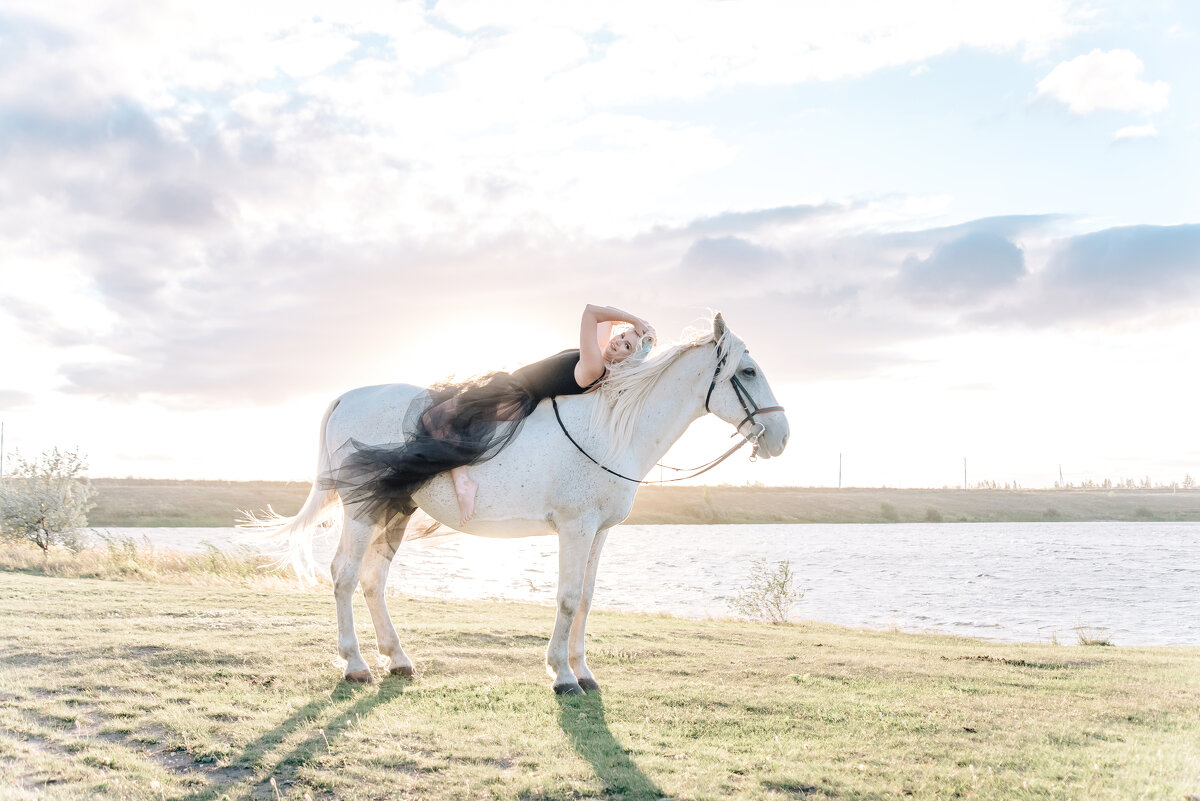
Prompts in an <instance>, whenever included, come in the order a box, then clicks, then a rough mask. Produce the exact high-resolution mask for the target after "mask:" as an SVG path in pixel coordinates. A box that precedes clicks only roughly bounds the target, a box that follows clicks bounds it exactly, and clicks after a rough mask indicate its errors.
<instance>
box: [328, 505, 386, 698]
mask: <svg viewBox="0 0 1200 801" xmlns="http://www.w3.org/2000/svg"><path fill="white" fill-rule="evenodd" d="M372 529H373V526H372V525H371V524H370V523H368V522H366V521H365V520H360V519H358V518H356V517H352V516H351V515H350V513H349V512H347V513H346V515H345V517H344V519H343V521H342V536H341V538H340V539H339V540H338V546H337V551H336V552H335V553H334V555H333V563H332V564H331V565H330V566H329V572H330V574H331V575H332V577H333V598H334V600H335V601H336V602H337V623H338V654H340V655H341V657H342V659H345V660H346V671H345V673H344V674H343V675H344V678H345V679H346V681H360V682H363V683H364V684H370V683H371V682H373V681H374V680H375V679H374V677H372V676H371V668H369V667H368V666H367V661H366V660H365V659H363V655H362V652H361V651H360V650H359V649H358V635H356V634H355V633H354V607H353V602H354V588H355V587H357V586H358V580H359V576H360V574H361V573H362V561H363V553H364V552H365V551H366V550H367V544H368V543H369V542H370V541H371V533H372Z"/></svg>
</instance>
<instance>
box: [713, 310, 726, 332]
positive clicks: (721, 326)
mask: <svg viewBox="0 0 1200 801" xmlns="http://www.w3.org/2000/svg"><path fill="white" fill-rule="evenodd" d="M723 336H725V318H724V317H722V316H721V313H720V312H717V316H716V317H714V318H713V339H720V338H721V337H723Z"/></svg>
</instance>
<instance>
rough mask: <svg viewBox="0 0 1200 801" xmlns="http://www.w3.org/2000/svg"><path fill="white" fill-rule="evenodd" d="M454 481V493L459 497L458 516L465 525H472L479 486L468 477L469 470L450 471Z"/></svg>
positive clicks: (461, 468)
mask: <svg viewBox="0 0 1200 801" xmlns="http://www.w3.org/2000/svg"><path fill="white" fill-rule="evenodd" d="M450 477H451V478H453V479H454V493H455V494H456V495H458V516H459V517H461V518H462V522H463V523H470V522H471V518H472V517H474V516H475V493H476V492H477V491H478V490H479V485H478V484H476V483H475V481H474V480H472V478H471V477H470V476H468V475H467V468H465V467H456V468H454V469H453V470H451V471H450Z"/></svg>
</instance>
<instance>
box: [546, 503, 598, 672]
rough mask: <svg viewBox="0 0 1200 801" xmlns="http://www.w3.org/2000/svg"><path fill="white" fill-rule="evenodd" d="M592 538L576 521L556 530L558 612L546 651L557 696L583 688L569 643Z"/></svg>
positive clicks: (580, 598) (591, 529) (581, 593)
mask: <svg viewBox="0 0 1200 801" xmlns="http://www.w3.org/2000/svg"><path fill="white" fill-rule="evenodd" d="M595 537H596V530H595V529H594V528H589V527H586V526H583V525H581V524H580V523H579V522H578V521H574V522H572V523H571V524H570V525H561V526H559V529H558V609H557V612H556V613H555V616H554V631H553V633H552V634H551V635H550V644H549V645H548V646H547V647H546V671H547V672H548V673H549V674H550V675H551V676H552V677H553V678H554V692H556V693H558V694H560V695H583V688H581V687H580V686H579V680H578V679H577V678H576V677H575V673H574V671H572V670H571V659H570V652H569V650H568V643H569V636H570V633H571V626H572V624H573V623H574V621H575V615H576V613H577V612H578V611H579V607H580V603H581V601H582V598H583V585H584V578H585V576H586V575H587V566H588V556H589V555H590V553H591V549H592V541H593V540H594V539H595Z"/></svg>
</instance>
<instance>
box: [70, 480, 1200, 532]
mask: <svg viewBox="0 0 1200 801" xmlns="http://www.w3.org/2000/svg"><path fill="white" fill-rule="evenodd" d="M92 483H93V485H94V486H95V488H96V490H97V495H96V508H95V509H93V510H92V511H91V513H89V515H88V520H89V522H90V523H91V525H93V526H228V525H231V524H232V523H233V521H234V519H235V518H237V516H238V510H241V509H250V510H260V509H265V508H266V507H267V506H268V505H270V506H271V507H272V508H273V509H275V511H277V512H279V513H280V514H283V515H292V514H295V513H296V511H297V510H298V509H299V508H300V505H301V504H302V503H303V502H304V498H305V497H306V496H307V495H308V490H309V484H308V483H307V482H294V481H293V482H283V481H169V480H151V479H108V478H102V479H94V480H93V482H92ZM1038 520H1047V521H1063V522H1073V521H1078V522H1088V521H1104V520H1115V521H1130V520H1142V521H1151V520H1158V521H1196V520H1200V490H1179V491H1174V492H1173V491H1171V490H1163V489H1157V490H1140V489H1118V490H1082V489H1065V490H992V489H973V490H957V489H886V488H885V489H879V488H847V489H830V488H821V487H815V488H814V487H654V486H649V487H643V488H642V489H641V491H640V492H639V493H638V497H637V502H636V503H635V504H634V507H633V513H632V514H631V515H630V517H629V519H628V520H627V521H626V522H627V523H629V524H631V525H652V524H666V523H674V524H688V523H915V522H947V523H959V522H967V523H1000V522H1013V523H1020V522H1030V521H1038Z"/></svg>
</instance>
